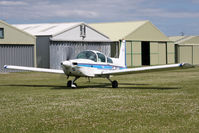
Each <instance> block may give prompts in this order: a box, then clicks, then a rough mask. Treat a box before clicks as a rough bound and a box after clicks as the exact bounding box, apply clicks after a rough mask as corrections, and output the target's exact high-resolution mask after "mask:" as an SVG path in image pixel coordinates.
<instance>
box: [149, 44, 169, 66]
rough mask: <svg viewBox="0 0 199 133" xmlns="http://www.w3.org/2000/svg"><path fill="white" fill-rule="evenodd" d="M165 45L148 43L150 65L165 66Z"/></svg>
mask: <svg viewBox="0 0 199 133" xmlns="http://www.w3.org/2000/svg"><path fill="white" fill-rule="evenodd" d="M166 60H167V56H166V43H165V42H150V65H162V64H166Z"/></svg>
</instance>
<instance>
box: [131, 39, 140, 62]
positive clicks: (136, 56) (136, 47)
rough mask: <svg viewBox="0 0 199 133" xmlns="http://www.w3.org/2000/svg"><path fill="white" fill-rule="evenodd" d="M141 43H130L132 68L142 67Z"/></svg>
mask: <svg viewBox="0 0 199 133" xmlns="http://www.w3.org/2000/svg"><path fill="white" fill-rule="evenodd" d="M141 54H142V52H141V42H132V56H133V59H132V60H133V66H141V65H142V55H141Z"/></svg>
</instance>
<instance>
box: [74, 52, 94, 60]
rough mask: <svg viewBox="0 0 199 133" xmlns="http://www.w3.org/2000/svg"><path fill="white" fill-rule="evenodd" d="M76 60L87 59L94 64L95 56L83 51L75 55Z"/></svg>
mask: <svg viewBox="0 0 199 133" xmlns="http://www.w3.org/2000/svg"><path fill="white" fill-rule="evenodd" d="M77 59H89V60H92V61H95V62H96V61H97V56H96V54H95V53H94V52H92V51H83V52H81V53H79V54H78V55H77Z"/></svg>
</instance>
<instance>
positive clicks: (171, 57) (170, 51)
mask: <svg viewBox="0 0 199 133" xmlns="http://www.w3.org/2000/svg"><path fill="white" fill-rule="evenodd" d="M167 61H168V64H172V63H175V45H174V44H173V43H167Z"/></svg>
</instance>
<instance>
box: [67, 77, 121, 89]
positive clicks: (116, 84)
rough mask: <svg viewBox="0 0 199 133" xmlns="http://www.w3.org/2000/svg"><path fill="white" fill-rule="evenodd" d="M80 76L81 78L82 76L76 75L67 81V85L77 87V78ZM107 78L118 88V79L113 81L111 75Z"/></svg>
mask: <svg viewBox="0 0 199 133" xmlns="http://www.w3.org/2000/svg"><path fill="white" fill-rule="evenodd" d="M79 78H80V77H75V79H74V80H69V81H68V82H67V87H71V88H77V84H76V83H75V81H76V80H77V79H79ZM107 79H108V80H109V81H110V82H111V84H112V87H113V88H118V82H117V81H116V80H113V81H112V80H111V79H110V78H109V77H108V78H107Z"/></svg>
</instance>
